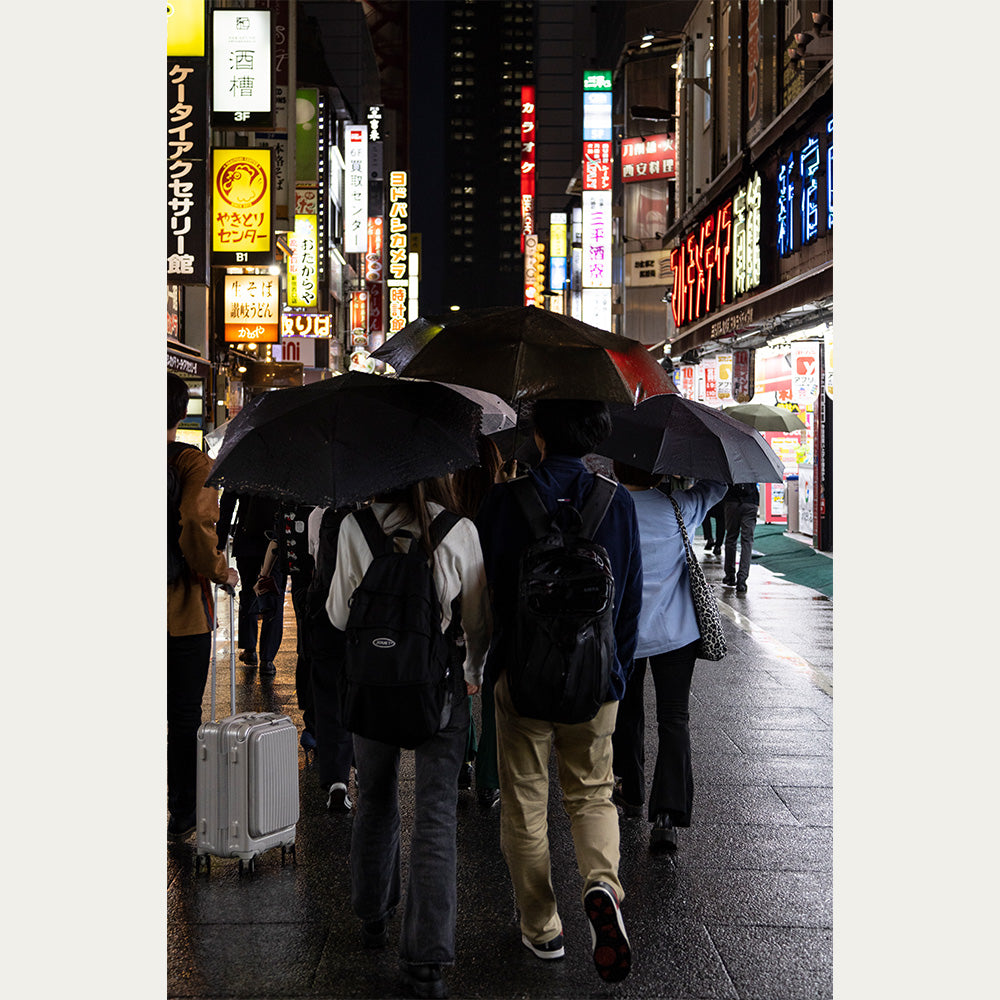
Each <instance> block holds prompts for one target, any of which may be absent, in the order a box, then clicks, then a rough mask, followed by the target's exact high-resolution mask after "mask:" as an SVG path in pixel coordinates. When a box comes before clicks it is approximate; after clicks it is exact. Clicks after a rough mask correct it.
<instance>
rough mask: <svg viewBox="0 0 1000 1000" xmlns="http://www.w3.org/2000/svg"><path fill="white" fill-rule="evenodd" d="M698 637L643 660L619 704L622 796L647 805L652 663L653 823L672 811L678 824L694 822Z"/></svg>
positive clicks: (617, 757) (616, 741)
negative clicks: (692, 725)
mask: <svg viewBox="0 0 1000 1000" xmlns="http://www.w3.org/2000/svg"><path fill="white" fill-rule="evenodd" d="M697 646H698V643H697V642H692V643H689V644H688V645H687V646H681V647H680V649H673V650H671V651H670V652H669V653H658V654H657V655H656V656H651V657H649V658H648V660H647V659H645V658H643V659H638V660H636V661H635V663H634V664H633V666H632V675H631V676H630V677H629V679H628V685H627V686H626V688H625V697H624V698H622V700H621V702H619V705H618V721H617V722H616V723H615V732H614V735H613V736H612V738H611V745H612V748H613V750H614V771H615V774H616V775H618V776H619V777H620V778H621V779H622V797H623V798H624V799H625V801H626V802H630V803H633V804H635V805H642V803H643V802H644V801H645V799H646V795H645V790H646V778H645V765H646V753H645V733H646V712H645V708H644V707H643V688H644V686H645V681H646V664H647V663H648V664H649V669H650V672H651V673H652V675H653V686H654V689H655V691H656V730H657V750H656V766H655V767H654V768H653V784H652V787H651V788H650V790H649V807H648V809H647V815H648V816H649V820H650V822H652V821H653V820H654V819H655V817H656V814H657V813H661V812H665V813H668V814H669V815H670V818H671V820H672V821H673V823H674V825H675V826H690V824H691V805H692V803H693V802H694V776H693V774H692V771H691V732H690V729H689V728H688V720H689V712H688V701H689V698H690V694H691V677H692V675H693V674H694V661H695V650H696V648H697Z"/></svg>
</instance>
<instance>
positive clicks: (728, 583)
mask: <svg viewBox="0 0 1000 1000" xmlns="http://www.w3.org/2000/svg"><path fill="white" fill-rule="evenodd" d="M722 586H723V587H735V586H736V581H735V580H734V579H733V578H732V577H731V576H724V577H723V578H722Z"/></svg>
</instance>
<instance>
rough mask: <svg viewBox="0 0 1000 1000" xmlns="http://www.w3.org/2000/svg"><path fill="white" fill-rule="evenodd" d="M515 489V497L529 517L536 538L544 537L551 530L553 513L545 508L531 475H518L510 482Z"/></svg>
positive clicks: (525, 514) (532, 532) (522, 510)
mask: <svg viewBox="0 0 1000 1000" xmlns="http://www.w3.org/2000/svg"><path fill="white" fill-rule="evenodd" d="M508 485H509V486H510V488H511V489H512V490H513V491H514V498H515V499H516V500H517V505H518V506H519V507H520V508H521V512H522V513H523V514H524V516H525V517H526V518H527V519H528V524H529V525H530V527H531V534H532V536H533V537H534V538H543V537H544V536H545V535H547V534H548V532H549V526H550V524H551V522H552V515H551V514H550V513H549V512H548V511H547V510H546V509H545V504H543V503H542V498H541V497H540V496H539V495H538V488H537V487H536V486H535V483H534V481H533V480H532V478H531V476H528V475H524V476H518V477H517V478H516V479H512V480H510V483H509V484H508Z"/></svg>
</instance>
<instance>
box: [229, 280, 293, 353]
mask: <svg viewBox="0 0 1000 1000" xmlns="http://www.w3.org/2000/svg"><path fill="white" fill-rule="evenodd" d="M278 289H279V282H278V278H277V276H276V275H273V274H227V275H226V276H225V291H224V310H225V312H224V332H225V338H224V339H225V341H226V343H227V344H277V343H278V341H279V338H280V329H281V328H280V310H279V306H278Z"/></svg>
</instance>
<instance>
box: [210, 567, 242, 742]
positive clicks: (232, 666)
mask: <svg viewBox="0 0 1000 1000" xmlns="http://www.w3.org/2000/svg"><path fill="white" fill-rule="evenodd" d="M222 589H223V590H224V591H225V592H226V593H227V594H228V595H229V704H230V706H231V709H230V713H229V714H230V715H235V714H236V629H235V624H234V619H235V617H236V616H235V611H234V610H233V609H234V607H235V605H236V588H235V587H230V586H229V584H228V583H224V584H222ZM218 608H219V585H218V584H216V586H215V609H216V621H218ZM218 632H219V630H218V628H214V629H212V721H213V722H215V721H216V719H215V656H216V636H217V635H218Z"/></svg>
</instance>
